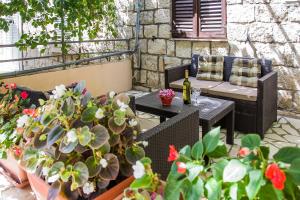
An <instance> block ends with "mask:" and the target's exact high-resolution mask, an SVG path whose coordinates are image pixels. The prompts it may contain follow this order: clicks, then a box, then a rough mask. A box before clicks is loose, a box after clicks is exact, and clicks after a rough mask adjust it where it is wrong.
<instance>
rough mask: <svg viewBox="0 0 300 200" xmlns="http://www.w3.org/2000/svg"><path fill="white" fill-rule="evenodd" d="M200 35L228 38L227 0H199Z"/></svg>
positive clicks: (203, 36) (202, 36) (201, 36)
mask: <svg viewBox="0 0 300 200" xmlns="http://www.w3.org/2000/svg"><path fill="white" fill-rule="evenodd" d="M198 6H199V37H200V38H226V2H225V0H198Z"/></svg>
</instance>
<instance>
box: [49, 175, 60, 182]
mask: <svg viewBox="0 0 300 200" xmlns="http://www.w3.org/2000/svg"><path fill="white" fill-rule="evenodd" d="M58 179H59V174H54V175H53V176H50V177H49V178H48V183H53V182H55V181H57V180H58Z"/></svg>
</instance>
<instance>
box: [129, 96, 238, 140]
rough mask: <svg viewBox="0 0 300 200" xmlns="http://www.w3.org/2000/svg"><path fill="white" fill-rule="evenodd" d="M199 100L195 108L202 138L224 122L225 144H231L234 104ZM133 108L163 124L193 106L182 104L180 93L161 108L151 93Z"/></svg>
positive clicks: (203, 98)
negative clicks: (197, 112) (154, 117)
mask: <svg viewBox="0 0 300 200" xmlns="http://www.w3.org/2000/svg"><path fill="white" fill-rule="evenodd" d="M199 99H200V105H197V106H196V107H197V108H198V109H199V125H200V126H202V133H203V134H202V137H203V136H204V135H205V134H206V133H207V132H209V131H210V130H211V128H212V127H213V126H214V125H215V124H217V123H218V122H220V121H221V120H224V122H225V128H226V130H227V133H226V143H227V144H233V135H234V102H233V101H228V100H223V99H216V98H211V97H205V96H200V98H199ZM135 106H136V109H137V110H139V111H142V112H146V113H150V114H154V115H158V116H159V117H160V121H161V122H163V121H165V120H166V118H171V117H173V116H175V115H177V114H179V113H181V112H182V111H183V110H184V109H186V108H188V107H191V106H193V105H185V104H183V101H182V93H180V92H176V97H175V98H174V99H173V102H172V105H171V106H169V107H165V106H162V104H161V102H160V99H159V96H158V92H153V93H151V94H148V95H145V96H143V97H140V98H137V99H136V102H135ZM194 107H195V106H194Z"/></svg>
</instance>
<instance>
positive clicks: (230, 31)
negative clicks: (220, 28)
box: [227, 23, 249, 42]
mask: <svg viewBox="0 0 300 200" xmlns="http://www.w3.org/2000/svg"><path fill="white" fill-rule="evenodd" d="M248 26H249V25H248V24H237V23H228V24H227V39H228V40H230V41H239V42H246V41H247V33H248Z"/></svg>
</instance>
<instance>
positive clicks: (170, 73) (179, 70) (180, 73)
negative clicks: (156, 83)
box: [165, 64, 191, 88]
mask: <svg viewBox="0 0 300 200" xmlns="http://www.w3.org/2000/svg"><path fill="white" fill-rule="evenodd" d="M190 66H191V64H187V65H181V66H177V67H172V68H169V69H165V88H170V83H171V82H173V81H177V80H180V79H183V78H184V70H185V69H190Z"/></svg>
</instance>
